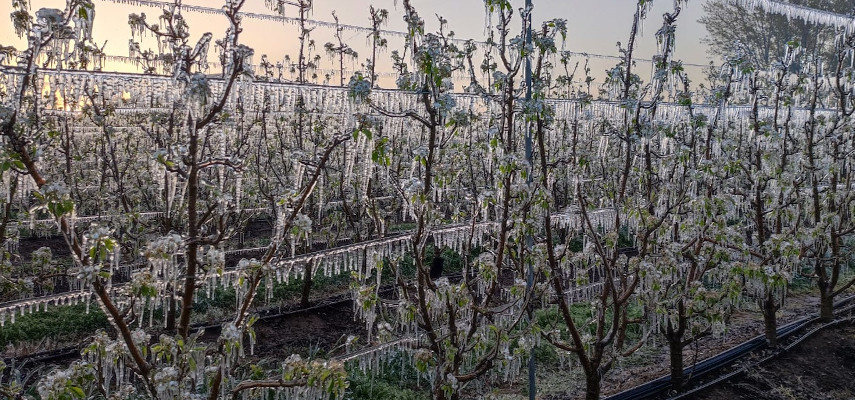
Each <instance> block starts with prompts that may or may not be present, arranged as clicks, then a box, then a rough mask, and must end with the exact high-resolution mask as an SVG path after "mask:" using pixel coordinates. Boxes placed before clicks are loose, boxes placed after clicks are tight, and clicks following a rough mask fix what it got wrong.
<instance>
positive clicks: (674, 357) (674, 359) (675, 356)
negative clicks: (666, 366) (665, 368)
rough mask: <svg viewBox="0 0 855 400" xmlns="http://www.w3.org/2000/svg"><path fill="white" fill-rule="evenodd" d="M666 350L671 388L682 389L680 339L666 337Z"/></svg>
mask: <svg viewBox="0 0 855 400" xmlns="http://www.w3.org/2000/svg"><path fill="white" fill-rule="evenodd" d="M668 351H669V353H670V356H671V388H672V389H674V390H676V391H678V392H679V391H681V390H683V384H684V383H685V382H684V379H685V377H684V376H683V344H682V343H681V341H680V339H676V340H674V339H668Z"/></svg>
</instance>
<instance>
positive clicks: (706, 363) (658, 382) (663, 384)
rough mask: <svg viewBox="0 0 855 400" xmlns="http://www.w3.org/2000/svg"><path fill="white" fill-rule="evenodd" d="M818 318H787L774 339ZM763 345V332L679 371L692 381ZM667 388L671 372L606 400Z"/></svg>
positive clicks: (641, 395)
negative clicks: (789, 319)
mask: <svg viewBox="0 0 855 400" xmlns="http://www.w3.org/2000/svg"><path fill="white" fill-rule="evenodd" d="M853 300H855V296H851V297H848V298H846V299H843V300H840V301H838V302H837V303H836V304H835V305H834V308H835V309H837V308H838V307H840V306H843V305H845V304H846V303H849V302H851V301H853ZM850 308H851V306H850V307H847V309H850ZM847 309H844V310H838V311H837V313H839V312H842V311H846V310H847ZM818 320H819V317H804V318H800V319H798V320H796V321H793V322H790V323H788V324H786V325H783V326H781V327H780V328H778V330H777V336H778V339H786V338H788V337H790V336H792V335H793V334H795V333H796V332H798V331H799V330H801V329H802V328H804V327H806V326H808V325H809V324H812V323H814V322H816V321H818ZM831 324H832V323H829V324H826V325H824V326H823V327H825V326H829V325H831ZM823 327H819V328H817V329H814V330H813V331H810V332H808V333H807V334H805V335H804V336H802V337H800V338H799V339H798V340H797V341H796V342H795V343H796V344H797V343H801V341H802V340H804V339H805V338H807V337H809V336H811V335H812V334H814V333H815V332H817V331H819V330H820V329H822V328H823ZM765 345H766V337H765V335H760V336H757V337H755V338H753V339H749V340H747V341H745V342H743V343H741V344H739V345H737V346H736V347H733V348H731V349H729V350H726V351H724V352H722V353H719V354H717V355H715V356H713V357H710V358H708V359H706V360H703V361H701V362H699V363H697V364H695V365H694V366H689V367H686V368H685V369H684V370H683V374H684V376H686V377H689V379H690V380H691V381H696V380H697V379H699V378H702V377H704V376H706V375H710V374H711V373H714V372H715V371H718V370H720V369H722V368H724V367H726V366H728V365H731V364H732V363H733V362H734V361H736V360H738V359H740V358H742V357H745V356H746V355H748V354H750V353H752V352H754V351H755V350H758V349H760V348H762V347H764V346H765ZM790 348H792V345H791V346H788V347H786V348H784V349H783V351H787V350H789V349H790ZM783 351H781V352H776V353H774V354H772V355H770V356H768V357H766V358H765V359H763V360H762V361H761V362H765V361H766V360H768V359H771V358H772V357H775V356H776V355H778V354H782V353H783ZM744 371H745V368H744V367H743V368H739V369H737V370H736V371H733V372H730V373H728V374H725V375H722V376H720V377H717V378H715V379H713V380H712V381H709V382H705V383H704V384H703V385H701V386H698V387H696V388H693V389H691V390H689V391H687V392H683V393H680V394H678V395H677V396H675V397H673V398H671V399H672V400H673V399H683V398H687V396H690V395H692V394H695V393H697V392H699V391H701V390H703V389H706V388H708V387H710V386H712V385H715V384H717V383H720V382H722V381H724V380H727V379H730V378H732V377H733V376H735V375H737V374H739V373H742V372H744ZM670 388H671V376H670V375H665V376H663V377H660V378H658V379H655V380H652V381H650V382H647V383H644V384H641V385H639V386H636V387H634V388H631V389H628V390H625V391H623V392H620V393H618V394H615V395H612V396H610V397H607V398H606V400H631V399H646V398H651V397H655V396H659V395H662V394H663V393H666V392H667V391H668V390H669V389H670Z"/></svg>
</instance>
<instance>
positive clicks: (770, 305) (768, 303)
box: [763, 292, 778, 347]
mask: <svg viewBox="0 0 855 400" xmlns="http://www.w3.org/2000/svg"><path fill="white" fill-rule="evenodd" d="M776 311H777V307H775V299H774V296H773V295H772V293H771V292H770V293H768V294H767V295H766V300H765V301H763V322H764V324H765V327H766V344H768V345H769V347H777V346H778V321H777V319H776V318H775V312H776Z"/></svg>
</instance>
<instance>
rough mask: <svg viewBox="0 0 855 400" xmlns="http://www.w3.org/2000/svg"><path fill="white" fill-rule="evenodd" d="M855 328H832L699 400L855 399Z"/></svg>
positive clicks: (699, 397) (846, 326)
mask: <svg viewBox="0 0 855 400" xmlns="http://www.w3.org/2000/svg"><path fill="white" fill-rule="evenodd" d="M854 378H855V325H852V324H849V325H845V326H838V327H835V328H828V329H826V330H823V331H820V332H818V333H817V334H816V335H814V336H812V337H811V338H809V339H806V340H805V341H804V342H802V343H800V344H799V345H798V346H796V347H795V348H793V349H792V350H791V351H789V352H787V353H785V354H783V355H781V356H779V357H777V358H775V359H774V360H772V361H770V362H769V363H767V364H764V365H762V366H759V367H756V368H754V369H752V370H750V371H748V372H747V373H746V374H743V375H742V376H741V377H739V379H736V380H734V381H730V382H723V383H721V384H718V385H716V386H714V387H712V388H710V389H709V390H706V391H704V392H703V393H701V394H699V395H697V396H695V397H694V398H696V399H703V400H717V399H744V400H754V399H841V400H842V399H853V398H855V379H854Z"/></svg>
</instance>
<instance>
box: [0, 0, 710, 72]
mask: <svg viewBox="0 0 855 400" xmlns="http://www.w3.org/2000/svg"><path fill="white" fill-rule="evenodd" d="M113 1H114V0H113ZM113 1H111V0H93V2H94V4H95V11H96V17H95V28H94V32H93V36H94V38H95V41H96V42H97V43H98V44H99V45H104V44H105V42H106V47H105V52H106V53H107V54H109V55H122V56H127V55H128V39H130V28H129V27H128V24H127V16H128V14H130V13H142V12H144V13H146V15H147V16H148V17H149V18H148V20H149V21H150V22H156V21H157V16H159V15H160V11H159V9H158V8H153V7H147V6H142V5H139V4H133V1H131V2H130V4H127V3H126V4H122V3H116V2H113ZM704 1H708V0H693V1H689V2H688V4H687V5H685V6H684V7H683V11H682V13H681V15H680V17H679V18H678V20H677V40H676V50H675V54H674V56H675V58H676V59H680V60H682V61H683V62H685V63H689V64H708V63H709V56H708V55H707V52H706V46H704V44H703V43H702V42H701V39H702V38H703V37H704V36H705V35H706V30H705V29H704V27H703V25H701V24H700V23H698V19H699V18H700V17H701V16H702V15H703V9H702V4H703V2H704ZM30 2H31V8H32V11H35V10H38V9H40V8H42V7H53V8H63V7H64V4H65V1H62V0H30ZM10 3H11V2H10V1H8V0H5V1H3V2H2V3H0V13H2V14H4V15H9V13H10V12H11V11H12V9H11V4H10ZM183 3H184V4H185V5H197V6H205V7H213V8H219V7H220V6H221V5H222V4H223V2H222V1H219V0H184V1H183ZM264 3H265V1H264V0H247V4H246V6H245V7H244V9H243V11H246V12H256V13H267V14H270V13H272V12H271V11H270V10H269V9H267V8H266V6H265V4H264ZM511 3H512V4H513V5H514V7H515V8H519V7H522V6H523V5H524V0H511ZM533 3H534V11H533V19H534V21H535V26H539V25H540V22H541V21H543V20H547V19H553V18H564V19H566V20H567V27H568V36H567V42H566V44H565V47H564V49H565V50H568V51H574V52H586V53H592V54H604V55H611V56H616V55H618V49H617V46H616V44H617V42H621V43H624V44H625V43H626V42H627V39H628V36H629V31H630V27H631V23H632V17H633V14H634V12H635V4H636V0H533ZM412 4H413V5H414V7H416V10H417V11H418V12H419V13H420V15H421V16H422V18H424V19H425V20H426V22H427V30H428V31H432V30H435V29H436V28H437V27H438V24H437V23H436V21H437V18H436V17H435V16H434V15H435V14H439V15H441V16H443V17H444V18H445V19H447V20H448V27H449V29H451V30H453V31H455V33H456V35H457V37H458V38H475V39H478V40H483V39H484V38H485V37H486V36H485V33H486V32H485V28H484V26H485V21H486V20H485V12H484V1H483V0H412ZM369 5H373V6H374V7H375V8H378V9H379V8H385V9H387V10H389V23H388V25H387V26H386V27H385V28H386V29H389V30H398V31H401V30H404V29H405V24H404V22H403V19H402V15H403V7H402V1H401V0H315V4H314V9H313V10H312V14H311V18H312V19H315V20H321V21H333V18H332V15H331V13H332V12H333V11H336V14H337V15H338V16H339V18H340V21H341V23H344V24H351V25H358V26H368V25H369V23H368V21H369V13H368V7H369ZM285 7H286V8H285V13H286V16H291V17H294V16H296V11H297V9H296V7H293V6H288V5H286V6H285ZM672 9H673V1H671V0H656V1H653V6H652V8H651V9H650V12H649V14H648V17H647V19H646V20H645V21H644V24H643V27H642V31H641V33H642V34H641V36H640V38H639V39H638V47H637V51H636V55H637V56H638V57H639V58H649V57H650V56H652V55H653V54H654V53H655V49H656V40H655V36H654V34H655V33H656V31H657V30H658V29H659V26H660V25H661V23H662V17H661V16H662V14H663V13H665V12H671V11H672ZM184 15H185V18H187V20H188V23H189V25H190V29H191V37H193V38H197V37H199V36H201V35H202V34H203V33H205V32H211V33H213V34H214V38H217V37H222V35H223V32H224V31H225V28H226V27H227V22H226V19H225V17H224V16H220V15H214V14H204V13H195V12H185V13H184ZM517 16H518V15H517ZM7 21H8V20H7ZM243 28H244V32H243V34H242V35H243V36H242V42H243V43H245V44H248V45H249V46H250V47H253V48H254V49H255V54H256V57H255V59H254V62H255V63H258V62H259V60H260V55H261V54H267V55H268V56H269V59H270V60H271V61H273V62H275V61H279V60H282V59H283V58H284V56H285V55H286V54H289V55H291V58H292V59H296V53H297V50H296V49H297V46H298V44H297V43H298V42H297V35H298V30H297V28H296V26H295V25H293V24H289V23H283V22H281V21H263V20H257V19H245V20H244V23H243ZM332 34H333V30H332V29H328V28H323V27H318V28H316V29H315V30H313V31H312V34H311V35H312V38H313V39H315V40H316V43H317V48H316V50H315V51H316V52H318V53H321V55H322V56H323V57H322V61H321V63H322V67H325V68H331V69H334V68H335V66H334V65H335V64H334V63H333V61H332V60H331V59H330V58H329V57H327V56H326V54H324V53H323V44H324V43H326V42H328V41H331V40H332V39H333V37H332ZM343 36H344V39H345V42H347V43H348V44H350V45H351V46H353V47H354V48H355V49H357V51H359V52H360V57H359V58H360V60H361V61H364V59H365V58H366V56H367V55H368V51H367V44H368V40H367V39H366V34H365V33H364V32H358V31H349V30H346V31H344V33H343ZM389 41H390V43H389V48H390V49H396V48H397V49H400V48H401V47H402V45H401V43H402V41H401V40H400V39H397V38H390V39H389ZM0 44H2V45H10V44H11V45H14V46H15V47H17V48H19V49H23V48H24V47H25V46H24V43H23V41H21V40H19V39H18V38H17V36H16V35H15V34H14V32H13V30H12V27H11V24H8V23H3V24H0ZM143 47H144V48H146V47H148V48H154V47H155V42H154V41H153V40H152V39H151V38H148V41H147V42H143ZM211 53H212V55H211V57H209V60H213V59H215V58H216V57H215V56H213V49H212V51H211ZM388 54H389V53H388V52H386V53H385V54H384V55H381V58H383V59H388ZM583 61H584V60H583ZM615 63H616V60H609V59H605V60H603V59H592V60H591V64H590V66H591V70H592V74H593V75H594V76H595V77H597V76H602V72H603V71H605V70H606V69H608V68H610V67H611V66H613V65H614V64H615ZM645 67H647V66H646V65H645ZM347 68H352V69H358V68H359V64H358V63H350V65H348V66H347ZM105 69H113V70H122V71H129V72H130V71H133V70H134V67H133V66H131V65H117V64H114V65H110V66H107V67H105ZM687 69H689V71H690V72H691V69H690V68H687ZM695 70H699V68H695ZM647 71H649V68H647ZM641 73H642V77H643V78H644V76H643V72H641ZM648 73H649V72H648ZM286 78H287V76H286ZM334 79H337V78H334ZM598 81H601V79H598Z"/></svg>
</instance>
